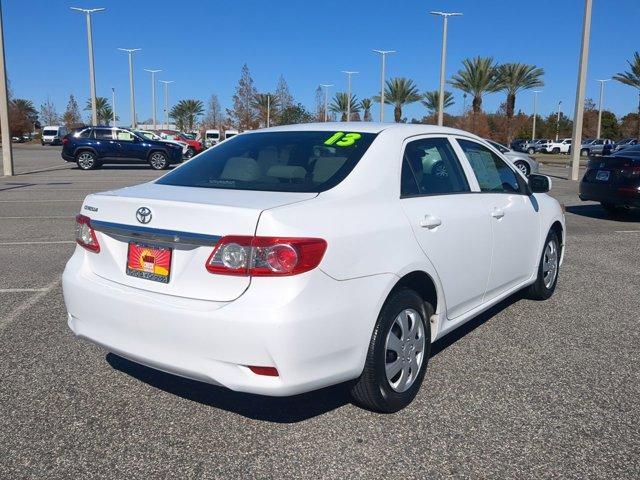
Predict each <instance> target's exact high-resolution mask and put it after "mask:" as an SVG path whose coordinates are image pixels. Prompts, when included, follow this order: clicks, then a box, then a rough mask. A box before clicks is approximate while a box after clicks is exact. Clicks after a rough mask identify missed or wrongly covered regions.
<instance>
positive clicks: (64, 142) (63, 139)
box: [62, 137, 69, 145]
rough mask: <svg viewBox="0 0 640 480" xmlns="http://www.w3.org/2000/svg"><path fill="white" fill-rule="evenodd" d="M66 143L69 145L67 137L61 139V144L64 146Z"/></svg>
mask: <svg viewBox="0 0 640 480" xmlns="http://www.w3.org/2000/svg"><path fill="white" fill-rule="evenodd" d="M67 143H69V137H62V144H63V145H66V144H67Z"/></svg>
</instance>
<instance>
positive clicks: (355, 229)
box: [63, 123, 565, 412]
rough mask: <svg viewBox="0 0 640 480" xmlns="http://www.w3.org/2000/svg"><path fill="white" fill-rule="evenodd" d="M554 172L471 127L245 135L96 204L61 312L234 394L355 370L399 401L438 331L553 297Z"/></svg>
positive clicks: (296, 387)
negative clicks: (497, 307) (503, 307)
mask: <svg viewBox="0 0 640 480" xmlns="http://www.w3.org/2000/svg"><path fill="white" fill-rule="evenodd" d="M550 187H551V180H550V179H549V178H548V177H545V176H542V175H535V174H532V175H531V176H530V177H529V179H528V180H527V179H526V178H525V177H524V176H523V175H522V174H521V173H520V172H519V171H518V170H517V169H516V168H515V167H514V166H513V165H511V164H510V163H509V162H507V161H506V160H505V159H504V157H502V155H501V154H500V153H499V152H498V151H497V150H496V149H495V148H494V147H492V146H491V145H490V144H488V143H487V142H486V141H484V140H482V139H480V138H478V137H476V136H474V135H471V134H469V133H466V132H463V131H460V130H453V129H448V128H442V127H435V126H426V125H385V124H375V123H321V124H306V125H296V126H287V127H276V128H271V129H266V130H260V131H256V132H248V133H245V134H243V135H239V136H237V137H235V138H233V139H230V140H228V141H226V142H223V143H221V144H220V145H219V146H217V147H216V148H213V149H210V150H207V151H206V152H204V153H202V154H201V155H199V156H197V157H196V158H194V159H193V160H192V161H190V162H189V163H186V164H183V165H182V166H180V167H178V168H176V169H175V170H173V171H171V172H170V173H167V174H166V175H164V176H162V177H160V178H159V179H157V180H155V181H152V182H149V183H145V184H142V185H137V186H133V187H128V188H123V189H120V190H115V191H108V192H104V193H97V194H92V195H89V196H88V197H87V198H86V199H85V201H84V203H83V205H82V211H81V212H80V214H79V215H78V216H77V224H76V240H77V243H78V245H77V247H76V250H75V252H74V254H73V256H72V257H71V259H70V260H69V262H68V264H67V266H66V269H65V271H64V275H63V287H64V297H65V302H66V306H67V310H68V324H69V327H70V328H71V330H73V332H74V333H75V334H76V335H77V336H79V337H82V338H86V339H88V340H90V341H92V342H95V343H97V344H99V345H102V346H104V347H105V348H106V349H107V350H109V351H112V352H115V353H116V354H118V355H121V356H123V357H126V358H129V359H131V360H133V361H135V362H139V363H141V364H144V365H148V366H150V367H153V368H156V369H159V370H163V371H167V372H171V373H174V374H177V375H181V376H184V377H188V378H192V379H197V380H201V381H204V382H209V383H212V384H216V385H222V386H225V387H228V388H230V389H233V390H237V391H242V392H251V393H257V394H264V395H274V396H285V395H293V394H298V393H301V392H306V391H310V390H314V389H318V388H321V387H324V386H327V385H331V384H336V383H341V382H346V381H351V384H350V388H351V392H352V395H353V398H354V399H355V401H356V403H358V404H359V405H361V406H363V407H366V408H369V409H372V410H375V411H381V412H393V411H397V410H399V409H401V408H403V407H405V406H406V405H408V404H409V403H410V402H411V401H412V400H413V398H414V397H415V395H416V394H417V392H418V390H419V388H420V385H421V383H422V381H423V377H424V375H425V370H426V367H427V362H428V360H429V351H430V345H431V343H432V342H433V341H435V340H436V339H438V338H440V337H442V336H443V335H446V334H447V333H448V332H451V331H452V330H453V329H455V328H456V327H459V326H460V325H462V324H463V323H465V322H466V321H468V320H469V319H471V318H473V317H474V316H476V315H478V314H479V313H480V312H482V311H484V310H486V309H487V308H489V307H491V306H492V305H494V304H496V303H497V302H499V301H500V300H502V299H504V298H505V297H507V296H510V295H512V294H514V293H516V292H518V291H520V290H523V289H526V293H527V295H528V296H529V297H530V298H534V299H546V298H549V297H550V296H551V295H552V294H553V292H554V290H555V288H556V283H557V281H558V273H559V268H560V265H561V263H562V257H563V253H564V239H565V221H564V214H563V211H562V209H561V207H560V205H559V204H558V202H557V201H556V200H554V199H553V198H551V197H550V196H548V195H547V194H546V192H547V191H548V190H549V189H550Z"/></svg>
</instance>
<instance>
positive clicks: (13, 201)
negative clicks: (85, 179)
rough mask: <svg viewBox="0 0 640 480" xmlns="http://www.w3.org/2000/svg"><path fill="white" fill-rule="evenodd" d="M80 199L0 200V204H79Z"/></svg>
mask: <svg viewBox="0 0 640 480" xmlns="http://www.w3.org/2000/svg"><path fill="white" fill-rule="evenodd" d="M82 200H83V199H82V198H76V199H74V200H57V199H50V200H0V203H52V202H81V201H82Z"/></svg>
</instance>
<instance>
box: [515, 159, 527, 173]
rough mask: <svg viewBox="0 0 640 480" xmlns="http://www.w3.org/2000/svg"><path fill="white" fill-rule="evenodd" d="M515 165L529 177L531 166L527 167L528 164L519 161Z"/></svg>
mask: <svg viewBox="0 0 640 480" xmlns="http://www.w3.org/2000/svg"><path fill="white" fill-rule="evenodd" d="M514 165H515V166H516V167H517V168H518V170H520V171H521V172H522V173H523V174H524V176H525V177H528V176H529V174H530V173H531V169H530V168H529V165H527V162H523V161H522V160H517V161H516V162H515V163H514Z"/></svg>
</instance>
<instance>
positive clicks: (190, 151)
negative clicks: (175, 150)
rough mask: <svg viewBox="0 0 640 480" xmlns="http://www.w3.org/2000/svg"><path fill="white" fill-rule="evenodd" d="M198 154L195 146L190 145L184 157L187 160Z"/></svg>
mask: <svg viewBox="0 0 640 480" xmlns="http://www.w3.org/2000/svg"><path fill="white" fill-rule="evenodd" d="M195 154H196V151H195V150H194V149H193V147H189V148H188V149H187V153H185V154H184V158H185V159H186V160H189V159H191V158H192V157H193V156H194V155H195Z"/></svg>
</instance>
